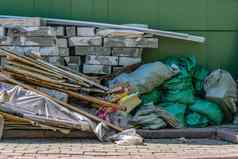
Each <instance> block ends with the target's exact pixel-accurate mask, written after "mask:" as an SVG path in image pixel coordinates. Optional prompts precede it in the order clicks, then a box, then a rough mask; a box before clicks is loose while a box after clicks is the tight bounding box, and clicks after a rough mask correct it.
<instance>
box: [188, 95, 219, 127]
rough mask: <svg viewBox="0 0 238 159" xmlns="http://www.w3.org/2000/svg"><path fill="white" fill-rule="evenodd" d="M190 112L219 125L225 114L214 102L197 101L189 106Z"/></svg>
mask: <svg viewBox="0 0 238 159" xmlns="http://www.w3.org/2000/svg"><path fill="white" fill-rule="evenodd" d="M189 110H191V111H193V112H196V113H199V114H201V115H204V116H206V117H207V118H208V119H209V120H210V121H211V124H215V125H219V124H221V123H222V121H223V118H224V114H223V112H222V110H221V108H220V107H219V106H218V105H217V104H216V103H213V102H210V101H207V100H202V99H196V100H195V103H194V104H192V105H191V106H189Z"/></svg>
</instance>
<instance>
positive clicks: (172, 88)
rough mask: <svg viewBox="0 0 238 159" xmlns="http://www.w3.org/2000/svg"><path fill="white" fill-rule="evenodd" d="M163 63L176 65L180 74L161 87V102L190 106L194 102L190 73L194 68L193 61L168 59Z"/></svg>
mask: <svg viewBox="0 0 238 159" xmlns="http://www.w3.org/2000/svg"><path fill="white" fill-rule="evenodd" d="M165 63H166V64H168V65H173V64H175V65H177V66H178V67H179V70H180V72H179V73H178V74H177V75H176V76H174V77H173V78H171V79H170V80H167V81H165V82H164V84H163V85H162V90H163V92H162V94H163V96H162V97H161V99H162V102H175V103H183V104H192V103H193V102H194V95H193V84H192V77H191V74H190V71H191V70H192V68H194V67H195V66H194V65H195V63H196V62H195V59H194V58H169V59H168V60H167V61H166V62H165Z"/></svg>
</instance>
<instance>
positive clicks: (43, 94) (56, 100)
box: [0, 73, 123, 132]
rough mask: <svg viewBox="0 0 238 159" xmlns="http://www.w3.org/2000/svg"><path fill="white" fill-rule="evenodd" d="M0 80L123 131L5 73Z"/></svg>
mask: <svg viewBox="0 0 238 159" xmlns="http://www.w3.org/2000/svg"><path fill="white" fill-rule="evenodd" d="M0 78H2V79H5V80H7V81H9V82H11V83H14V84H16V85H19V86H21V87H23V88H25V89H28V90H30V91H33V92H36V93H38V94H40V95H42V96H45V97H47V98H49V99H50V100H52V101H54V102H56V103H58V104H60V105H61V106H63V107H66V108H68V109H70V110H72V111H75V112H77V113H79V114H82V115H84V116H86V117H88V118H90V119H92V120H93V121H96V122H103V123H105V124H106V125H107V126H108V127H110V128H112V129H114V130H116V131H119V132H121V131H123V129H122V128H120V127H118V126H116V125H114V124H111V123H109V122H107V121H104V120H102V119H100V118H98V117H97V116H94V115H92V114H90V113H88V112H85V111H83V110H81V109H79V108H77V107H74V106H72V105H70V104H68V103H65V102H63V101H60V100H58V99H56V98H54V97H50V96H49V95H48V94H46V93H43V92H41V91H39V90H37V89H34V88H33V87H31V86H29V85H26V84H23V83H21V82H19V81H16V80H14V79H12V78H9V77H8V76H6V75H4V74H3V73H2V74H0Z"/></svg>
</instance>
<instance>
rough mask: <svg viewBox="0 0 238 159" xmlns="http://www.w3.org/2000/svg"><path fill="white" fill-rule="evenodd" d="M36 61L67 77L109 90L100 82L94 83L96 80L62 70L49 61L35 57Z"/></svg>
mask: <svg viewBox="0 0 238 159" xmlns="http://www.w3.org/2000/svg"><path fill="white" fill-rule="evenodd" d="M36 61H38V62H40V63H42V64H44V65H46V66H48V67H49V68H51V69H54V70H56V71H58V72H59V73H62V74H63V75H66V76H69V77H71V78H73V79H75V80H82V81H84V82H87V83H89V84H91V85H93V86H95V87H98V88H101V89H102V90H105V91H109V89H108V88H107V87H105V86H102V85H100V84H98V83H96V82H94V81H91V80H88V79H86V78H85V77H82V76H79V75H76V74H73V73H71V72H69V71H66V70H63V69H61V68H59V67H57V66H54V65H51V64H49V63H47V62H45V61H43V60H41V59H36Z"/></svg>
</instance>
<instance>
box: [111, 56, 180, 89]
mask: <svg viewBox="0 0 238 159" xmlns="http://www.w3.org/2000/svg"><path fill="white" fill-rule="evenodd" d="M178 72H179V69H178V67H177V66H176V65H172V66H171V67H169V66H166V65H165V64H163V63H161V62H159V61H158V62H154V63H149V64H145V65H142V66H140V67H139V68H138V69H137V70H135V71H134V72H132V73H129V74H126V73H123V74H121V75H119V76H117V77H116V78H114V79H113V80H112V81H110V82H109V86H110V87H111V88H112V87H115V86H118V85H129V87H131V89H132V90H133V91H135V92H138V93H139V94H143V93H147V92H150V91H152V90H153V89H154V88H155V87H158V86H159V85H161V84H162V83H163V82H164V81H165V80H168V79H170V78H171V77H172V76H174V75H176V74H177V73H178Z"/></svg>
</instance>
